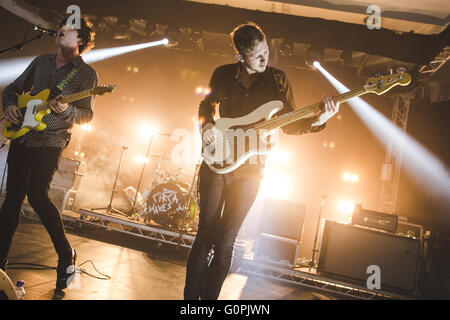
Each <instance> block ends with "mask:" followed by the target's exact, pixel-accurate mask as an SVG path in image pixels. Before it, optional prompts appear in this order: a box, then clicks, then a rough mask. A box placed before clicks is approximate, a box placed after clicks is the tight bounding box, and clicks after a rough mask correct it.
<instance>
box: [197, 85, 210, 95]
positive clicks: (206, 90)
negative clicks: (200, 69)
mask: <svg viewBox="0 0 450 320" xmlns="http://www.w3.org/2000/svg"><path fill="white" fill-rule="evenodd" d="M210 93H211V88H210V87H206V88H204V87H202V86H198V87H197V88H195V94H197V95H203V96H207V95H208V94H210Z"/></svg>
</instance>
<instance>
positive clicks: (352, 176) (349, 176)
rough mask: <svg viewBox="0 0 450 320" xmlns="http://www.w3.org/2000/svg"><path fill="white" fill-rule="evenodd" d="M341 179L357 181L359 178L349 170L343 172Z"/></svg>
mask: <svg viewBox="0 0 450 320" xmlns="http://www.w3.org/2000/svg"><path fill="white" fill-rule="evenodd" d="M342 179H343V180H344V181H346V182H358V180H359V178H358V176H357V175H356V174H354V173H350V172H345V173H344V174H343V175H342Z"/></svg>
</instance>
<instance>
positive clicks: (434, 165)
mask: <svg viewBox="0 0 450 320" xmlns="http://www.w3.org/2000/svg"><path fill="white" fill-rule="evenodd" d="M317 69H318V70H319V71H320V72H321V73H322V74H323V75H324V76H325V78H327V79H328V81H330V83H331V84H332V85H333V86H334V87H335V88H336V89H337V91H338V92H339V93H344V92H347V91H349V89H348V88H347V87H346V86H344V85H343V84H342V83H340V82H339V81H338V80H337V79H336V78H335V77H333V76H332V75H331V74H330V73H329V72H328V71H326V70H325V69H324V68H323V67H322V66H320V64H319V65H317ZM347 102H348V103H349V105H350V106H351V107H352V109H353V110H354V111H355V113H356V114H357V115H358V117H359V118H360V119H361V120H362V121H363V122H364V123H365V124H366V126H367V127H368V128H369V129H370V130H371V131H372V133H373V134H374V135H375V137H376V138H377V139H378V140H379V141H380V142H381V143H382V144H384V145H388V144H389V143H392V150H393V151H394V152H393V154H398V153H399V152H400V150H402V152H403V157H402V167H403V168H404V169H405V171H406V173H407V174H408V175H409V176H410V177H411V178H412V179H413V180H414V181H415V182H416V184H417V185H418V186H420V187H421V188H422V189H423V190H424V191H425V192H426V193H427V194H428V195H429V196H430V197H433V198H435V199H437V200H440V201H441V202H442V203H443V204H445V205H446V206H449V207H450V203H449V199H450V173H449V171H448V170H447V169H446V167H445V165H443V164H442V162H441V161H440V160H439V159H438V158H437V157H436V156H434V155H433V154H432V153H431V152H430V151H428V150H427V149H426V148H425V147H424V146H422V145H421V144H419V143H418V142H417V141H415V140H414V139H413V138H411V137H410V136H409V135H408V134H406V133H405V132H403V131H402V130H401V129H400V128H398V127H397V126H395V125H394V124H393V123H392V122H391V121H390V120H389V119H387V118H386V117H384V116H383V115H382V114H381V113H380V112H378V111H377V110H375V109H374V108H373V107H372V106H371V105H369V104H368V103H367V102H365V101H364V100H362V99H361V98H353V99H351V100H349V101H347ZM395 151H397V152H395Z"/></svg>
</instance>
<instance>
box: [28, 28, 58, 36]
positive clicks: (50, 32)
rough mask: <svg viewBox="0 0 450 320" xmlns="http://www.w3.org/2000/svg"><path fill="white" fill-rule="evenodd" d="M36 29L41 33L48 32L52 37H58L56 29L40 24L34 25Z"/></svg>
mask: <svg viewBox="0 0 450 320" xmlns="http://www.w3.org/2000/svg"><path fill="white" fill-rule="evenodd" d="M33 30H34V31H39V32H40V33H43V34H47V35H49V36H50V37H56V31H55V30H51V29H45V28H41V27H39V26H33Z"/></svg>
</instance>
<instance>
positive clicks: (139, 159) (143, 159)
mask: <svg viewBox="0 0 450 320" xmlns="http://www.w3.org/2000/svg"><path fill="white" fill-rule="evenodd" d="M134 160H135V161H136V162H137V163H148V162H149V159H148V158H146V157H144V156H141V155H140V154H138V155H137V156H136V158H135V159H134Z"/></svg>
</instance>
